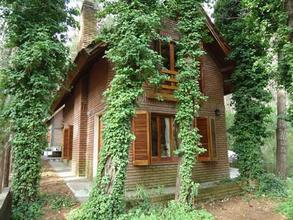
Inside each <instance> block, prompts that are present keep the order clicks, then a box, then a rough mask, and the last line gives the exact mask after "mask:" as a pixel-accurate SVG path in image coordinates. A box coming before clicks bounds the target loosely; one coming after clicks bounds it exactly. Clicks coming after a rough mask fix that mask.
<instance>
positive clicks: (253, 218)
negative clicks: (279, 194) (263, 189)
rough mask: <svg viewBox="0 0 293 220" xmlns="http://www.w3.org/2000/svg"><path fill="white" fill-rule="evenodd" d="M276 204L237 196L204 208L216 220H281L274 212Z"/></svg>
mask: <svg viewBox="0 0 293 220" xmlns="http://www.w3.org/2000/svg"><path fill="white" fill-rule="evenodd" d="M276 206H277V203H276V202H273V201H272V200H269V199H266V198H254V197H252V196H249V195H246V196H242V197H240V196H238V197H233V198H229V199H225V200H222V201H217V202H213V203H208V204H205V205H204V208H205V209H207V210H208V211H209V212H210V213H212V214H213V215H214V216H215V218H216V219H217V220H283V219H286V218H285V217H283V216H281V215H280V214H277V213H276V212H275V209H276Z"/></svg>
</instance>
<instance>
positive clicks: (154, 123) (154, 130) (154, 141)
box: [151, 117, 158, 157]
mask: <svg viewBox="0 0 293 220" xmlns="http://www.w3.org/2000/svg"><path fill="white" fill-rule="evenodd" d="M151 120H152V121H151V127H152V156H153V157H156V156H158V128H157V118H156V117H152V119H151Z"/></svg>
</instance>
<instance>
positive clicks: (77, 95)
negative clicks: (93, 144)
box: [72, 77, 88, 176]
mask: <svg viewBox="0 0 293 220" xmlns="http://www.w3.org/2000/svg"><path fill="white" fill-rule="evenodd" d="M87 84H88V79H87V78H86V77H85V78H83V79H81V80H79V81H78V82H77V84H76V86H75V88H74V108H73V109H74V111H73V147H72V169H73V171H74V173H75V174H76V175H77V176H85V175H86V141H87V105H88V102H87V98H88V85H87Z"/></svg>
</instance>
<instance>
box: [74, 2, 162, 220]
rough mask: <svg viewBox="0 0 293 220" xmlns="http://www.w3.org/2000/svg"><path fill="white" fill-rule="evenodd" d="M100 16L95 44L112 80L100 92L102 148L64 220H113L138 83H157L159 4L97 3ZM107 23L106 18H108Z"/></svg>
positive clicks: (119, 207) (119, 204)
mask: <svg viewBox="0 0 293 220" xmlns="http://www.w3.org/2000/svg"><path fill="white" fill-rule="evenodd" d="M100 3H103V10H102V12H101V13H100V15H101V16H103V17H105V16H106V17H107V15H109V14H111V17H112V19H114V21H113V23H112V25H111V27H110V28H109V29H106V28H105V29H103V30H102V32H101V34H100V36H99V40H102V41H104V42H106V43H107V44H108V50H107V51H106V57H107V58H108V59H109V60H110V61H111V63H112V64H113V70H114V71H115V75H114V78H113V80H112V81H111V83H110V86H109V89H108V90H107V91H106V92H105V94H104V96H105V101H106V110H105V114H104V115H103V118H102V120H103V125H104V128H103V147H102V151H101V155H100V158H99V164H98V170H97V178H96V180H95V183H94V186H93V189H92V191H91V193H90V197H89V200H88V201H87V202H86V203H85V204H84V205H83V206H82V207H81V208H80V209H79V210H77V211H76V212H74V213H72V214H71V216H70V219H78V220H81V219H90V220H92V219H102V220H105V219H116V218H117V217H118V216H119V215H120V214H121V213H123V212H124V211H125V209H124V186H125V178H126V171H127V164H128V151H129V146H131V143H132V141H133V140H134V135H133V134H132V132H131V121H132V118H133V117H134V115H135V110H136V107H137V105H136V101H137V98H138V97H139V96H141V95H142V92H143V83H145V82H152V83H155V82H157V83H158V82H160V81H161V79H162V77H161V76H160V75H162V74H160V73H159V68H160V66H161V56H160V55H158V54H157V53H156V52H155V51H154V50H153V49H151V48H150V45H151V42H152V41H153V40H155V39H158V37H159V36H158V29H159V27H160V25H161V17H162V10H163V9H164V4H163V3H161V2H160V1H159V0H140V1H124V0H120V1H111V2H110V1H100ZM108 18H109V17H108Z"/></svg>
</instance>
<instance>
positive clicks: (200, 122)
mask: <svg viewBox="0 0 293 220" xmlns="http://www.w3.org/2000/svg"><path fill="white" fill-rule="evenodd" d="M196 126H197V128H198V132H199V134H200V135H201V138H200V142H201V145H202V146H201V147H202V148H205V149H206V151H205V152H204V153H202V154H200V155H199V156H198V160H199V161H212V160H216V159H217V146H216V126H215V119H214V118H204V117H200V118H197V119H196Z"/></svg>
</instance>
